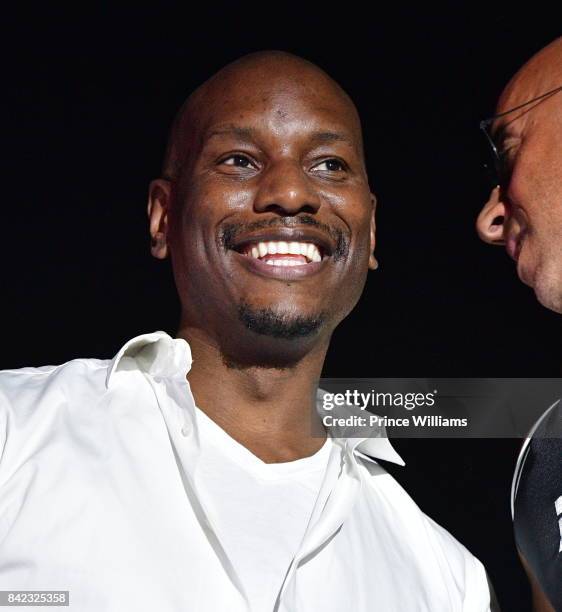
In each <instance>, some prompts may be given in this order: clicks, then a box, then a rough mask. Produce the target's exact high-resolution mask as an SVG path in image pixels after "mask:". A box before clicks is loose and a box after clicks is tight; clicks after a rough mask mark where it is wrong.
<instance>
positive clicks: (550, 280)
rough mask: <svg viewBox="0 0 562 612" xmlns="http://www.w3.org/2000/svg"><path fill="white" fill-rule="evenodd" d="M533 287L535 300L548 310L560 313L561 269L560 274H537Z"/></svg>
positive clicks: (561, 300)
mask: <svg viewBox="0 0 562 612" xmlns="http://www.w3.org/2000/svg"><path fill="white" fill-rule="evenodd" d="M533 289H534V291H535V295H536V296H537V300H538V301H539V302H540V303H541V304H542V305H543V306H544V307H545V308H548V309H549V310H553V311H554V312H557V313H559V314H562V271H561V272H560V274H555V273H552V271H551V274H537V275H536V276H535V282H534V284H533Z"/></svg>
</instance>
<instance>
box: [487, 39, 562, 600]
mask: <svg viewBox="0 0 562 612" xmlns="http://www.w3.org/2000/svg"><path fill="white" fill-rule="evenodd" d="M481 127H482V129H483V130H484V133H485V135H486V137H487V138H488V141H489V144H490V145H491V152H492V154H493V157H494V164H493V166H494V168H495V170H496V186H495V187H494V189H493V190H492V192H491V194H490V198H489V200H488V202H487V203H486V204H485V206H484V208H483V209H482V211H481V212H480V215H479V216H478V220H477V223H476V227H477V231H478V234H479V236H480V237H481V238H482V240H484V241H485V242H488V243H490V244H497V245H504V246H505V248H506V250H507V252H508V253H509V255H510V256H511V257H512V258H513V259H514V260H515V262H516V266H517V273H518V275H519V278H520V279H521V280H522V281H523V282H524V283H526V284H527V285H529V286H530V287H532V288H533V289H534V291H535V294H536V296H537V299H538V300H539V302H540V303H541V304H543V305H544V306H546V307H547V308H550V309H551V310H554V311H555V312H558V313H561V314H562V38H558V39H557V40H555V41H554V42H552V43H551V44H550V45H548V46H547V47H545V48H544V49H542V50H541V51H540V52H539V53H537V54H536V55H535V56H534V57H533V58H531V60H530V61H529V62H527V64H525V65H524V66H523V68H521V70H519V72H518V73H517V74H516V75H515V76H514V77H513V78H512V80H511V81H510V83H509V84H508V85H507V87H506V88H505V90H504V92H503V93H502V95H501V97H500V100H499V104H498V113H497V114H496V115H495V116H494V117H492V118H490V119H488V120H486V121H483V122H482V123H481ZM561 404H562V402H560V401H558V402H556V403H555V404H554V405H553V406H551V407H550V408H549V409H548V410H547V412H546V413H545V414H544V415H543V416H542V417H541V419H540V420H539V421H538V423H536V424H535V426H534V428H533V430H532V431H531V432H530V434H529V436H528V438H527V440H526V442H525V444H524V445H523V448H522V450H521V454H520V456H519V460H518V462H517V468H516V471H515V476H514V480H513V487H512V514H513V519H514V529H515V538H516V542H517V546H518V548H519V551H520V554H521V558H522V560H523V564H524V565H525V568H526V570H527V572H528V574H529V577H530V580H531V584H532V587H533V600H534V605H535V610H536V611H539V612H545V611H546V612H548V611H553V610H562V439H561V434H562V405H561Z"/></svg>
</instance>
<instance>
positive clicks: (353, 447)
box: [105, 331, 405, 465]
mask: <svg viewBox="0 0 562 612" xmlns="http://www.w3.org/2000/svg"><path fill="white" fill-rule="evenodd" d="M192 362H193V359H192V356H191V348H190V346H189V344H188V343H187V342H186V341H185V340H184V339H183V338H172V337H171V336H169V335H168V334H167V333H166V332H164V331H156V332H152V333H149V334H141V335H140V336H135V337H134V338H131V340H129V341H127V342H126V343H125V344H124V345H123V346H122V347H121V348H120V349H119V351H118V352H117V354H116V355H115V357H114V358H113V359H112V360H111V361H110V363H109V366H108V369H107V376H106V379H105V384H106V387H107V388H110V386H111V384H112V383H113V380H114V378H115V377H116V376H118V373H119V372H121V371H127V370H141V371H142V372H145V373H146V374H150V375H151V376H154V377H159V378H177V379H185V377H186V375H187V373H188V372H189V370H190V369H191V364H192ZM324 393H325V391H324V390H322V389H318V392H317V396H316V409H317V411H318V412H319V413H320V414H321V415H322V414H323V408H322V396H323V394H324ZM346 408H347V409H348V410H349V409H351V408H352V407H349V406H348V407H346ZM328 430H329V433H330V436H331V437H332V439H333V440H334V442H336V443H338V444H340V445H342V446H345V448H346V450H347V451H348V452H350V453H352V454H353V452H355V451H357V452H359V453H361V454H362V455H366V456H367V457H372V458H374V459H383V460H385V461H390V462H392V463H397V464H399V465H405V464H404V461H403V460H402V458H401V457H400V455H399V454H398V453H397V452H396V451H395V450H394V448H393V447H392V444H391V443H390V441H389V440H388V437H387V435H386V430H385V428H384V427H383V426H375V427H371V428H370V429H369V432H368V434H369V435H368V436H365V437H361V438H357V437H346V436H345V435H344V432H342V431H341V430H339V429H337V428H328Z"/></svg>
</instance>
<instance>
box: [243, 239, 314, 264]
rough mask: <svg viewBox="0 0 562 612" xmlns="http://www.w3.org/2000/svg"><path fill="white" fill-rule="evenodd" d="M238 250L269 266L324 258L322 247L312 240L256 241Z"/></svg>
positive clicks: (310, 261)
mask: <svg viewBox="0 0 562 612" xmlns="http://www.w3.org/2000/svg"><path fill="white" fill-rule="evenodd" d="M238 252H239V253H241V254H242V255H245V256H246V257H251V258H252V259H258V260H260V261H262V262H263V263H265V264H267V265H269V266H280V267H281V266H285V267H290V266H306V265H309V264H312V263H319V262H321V261H322V259H323V258H324V256H323V255H324V254H323V249H322V247H321V246H319V245H316V244H314V243H313V242H296V241H292V242H287V241H284V240H269V241H256V242H250V243H247V244H245V245H244V246H243V247H242V248H241V249H240V250H239V251H238Z"/></svg>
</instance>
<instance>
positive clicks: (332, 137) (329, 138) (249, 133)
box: [204, 124, 355, 146]
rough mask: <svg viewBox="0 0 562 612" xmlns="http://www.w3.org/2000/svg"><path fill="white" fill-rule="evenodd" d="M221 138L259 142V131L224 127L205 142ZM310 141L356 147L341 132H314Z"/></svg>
mask: <svg viewBox="0 0 562 612" xmlns="http://www.w3.org/2000/svg"><path fill="white" fill-rule="evenodd" d="M220 136H234V137H235V138H238V139H239V140H243V141H246V142H252V141H255V140H257V137H258V131H257V130H256V129H255V128H252V127H245V126H240V125H234V124H229V125H224V126H219V127H217V128H215V129H212V130H210V131H209V132H208V133H207V134H206V135H205V138H204V140H210V139H211V138H215V137H220ZM310 141H311V142H313V143H315V144H316V143H318V144H330V143H332V142H344V143H346V144H349V145H351V146H354V144H355V143H354V141H353V139H352V138H351V137H349V136H348V135H346V134H342V133H341V132H331V131H324V130H323V131H320V132H313V133H312V134H311V135H310Z"/></svg>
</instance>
